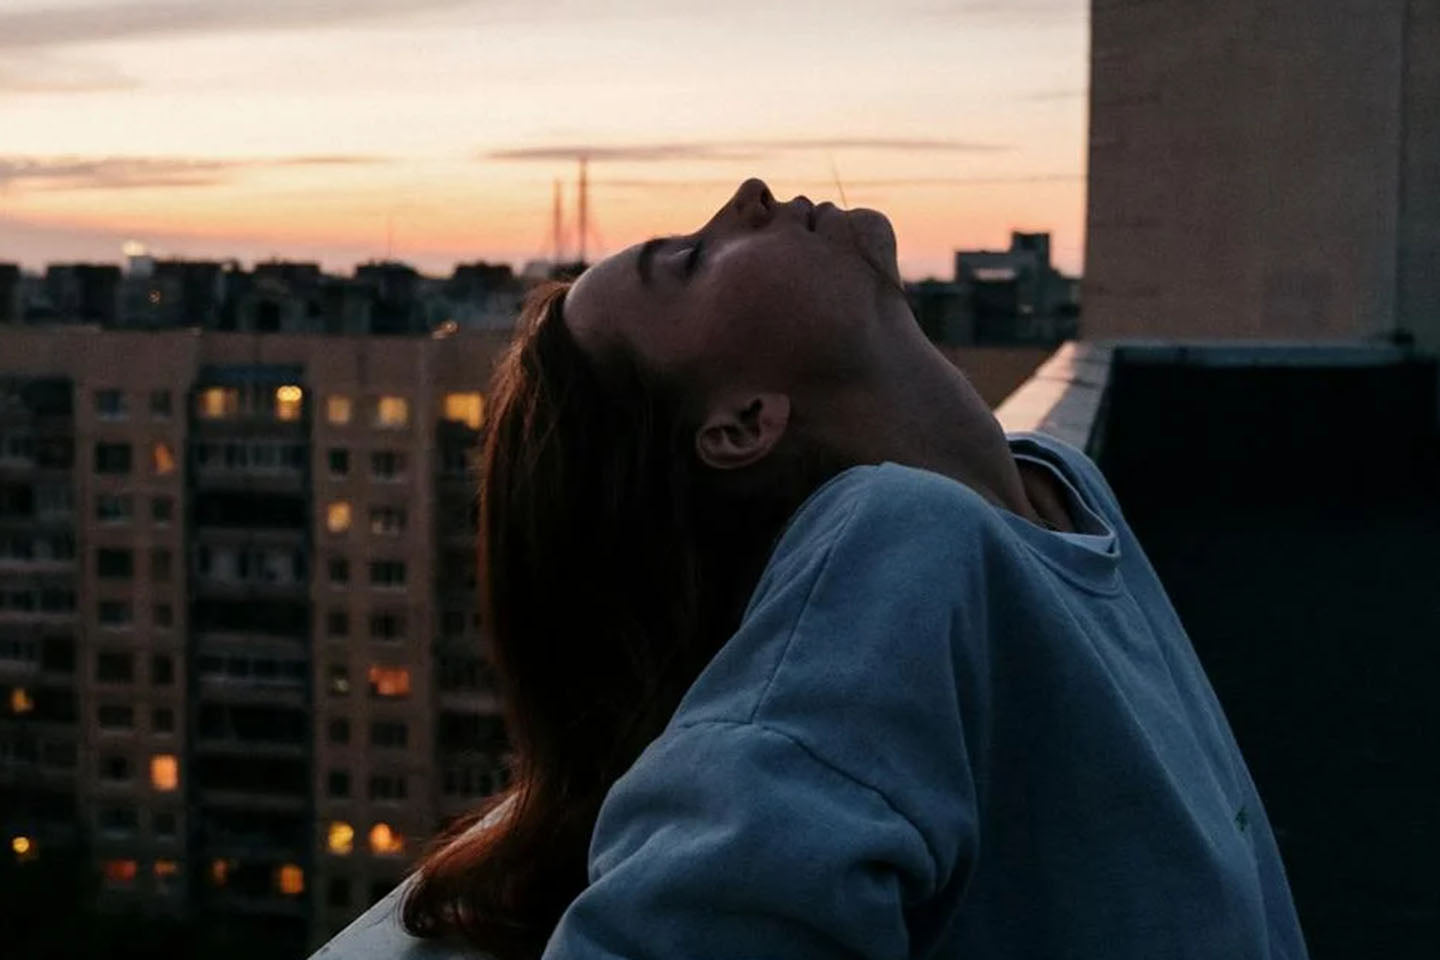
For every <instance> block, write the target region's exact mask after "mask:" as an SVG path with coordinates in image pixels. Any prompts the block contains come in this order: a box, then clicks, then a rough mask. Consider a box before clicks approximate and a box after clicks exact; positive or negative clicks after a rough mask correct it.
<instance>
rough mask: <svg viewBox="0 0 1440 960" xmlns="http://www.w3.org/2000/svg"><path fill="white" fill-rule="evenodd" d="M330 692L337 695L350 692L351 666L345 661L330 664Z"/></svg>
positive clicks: (341, 695)
mask: <svg viewBox="0 0 1440 960" xmlns="http://www.w3.org/2000/svg"><path fill="white" fill-rule="evenodd" d="M330 692H331V693H332V694H333V695H335V696H337V697H343V696H345V695H346V694H348V693H349V692H350V668H349V667H347V666H346V665H345V664H343V663H332V664H330Z"/></svg>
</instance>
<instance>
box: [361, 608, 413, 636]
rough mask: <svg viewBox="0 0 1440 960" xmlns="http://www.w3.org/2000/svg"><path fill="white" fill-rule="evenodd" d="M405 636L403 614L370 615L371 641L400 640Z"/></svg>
mask: <svg viewBox="0 0 1440 960" xmlns="http://www.w3.org/2000/svg"><path fill="white" fill-rule="evenodd" d="M404 636H405V615H404V614H403V613H375V614H371V615H370V639H372V640H399V639H401V638H402V637H404Z"/></svg>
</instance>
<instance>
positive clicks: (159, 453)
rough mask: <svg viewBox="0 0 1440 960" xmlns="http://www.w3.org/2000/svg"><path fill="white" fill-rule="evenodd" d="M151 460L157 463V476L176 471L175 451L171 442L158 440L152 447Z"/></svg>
mask: <svg viewBox="0 0 1440 960" xmlns="http://www.w3.org/2000/svg"><path fill="white" fill-rule="evenodd" d="M150 461H151V463H153V464H154V465H155V476H157V477H163V476H166V475H167V474H171V473H174V472H175V451H174V450H171V449H170V444H168V443H163V442H160V441H157V442H156V443H155V446H154V447H152V448H151V449H150Z"/></svg>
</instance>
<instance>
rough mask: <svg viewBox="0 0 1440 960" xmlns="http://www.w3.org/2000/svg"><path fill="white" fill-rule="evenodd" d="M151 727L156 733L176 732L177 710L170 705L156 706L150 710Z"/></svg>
mask: <svg viewBox="0 0 1440 960" xmlns="http://www.w3.org/2000/svg"><path fill="white" fill-rule="evenodd" d="M150 729H151V730H153V731H154V732H156V733H174V732H175V711H174V710H172V709H170V708H169V707H156V708H155V709H154V710H152V711H150Z"/></svg>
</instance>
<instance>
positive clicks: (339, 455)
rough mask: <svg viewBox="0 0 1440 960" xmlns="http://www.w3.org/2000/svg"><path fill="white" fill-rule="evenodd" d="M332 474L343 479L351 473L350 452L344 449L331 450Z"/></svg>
mask: <svg viewBox="0 0 1440 960" xmlns="http://www.w3.org/2000/svg"><path fill="white" fill-rule="evenodd" d="M330 472H331V473H333V474H334V475H335V476H337V477H343V476H345V475H346V474H347V473H349V472H350V451H349V450H347V449H345V448H344V447H331V448H330Z"/></svg>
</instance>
